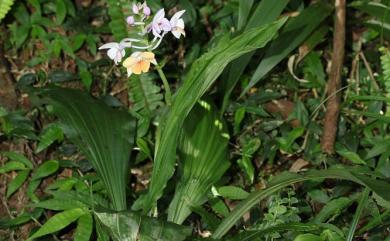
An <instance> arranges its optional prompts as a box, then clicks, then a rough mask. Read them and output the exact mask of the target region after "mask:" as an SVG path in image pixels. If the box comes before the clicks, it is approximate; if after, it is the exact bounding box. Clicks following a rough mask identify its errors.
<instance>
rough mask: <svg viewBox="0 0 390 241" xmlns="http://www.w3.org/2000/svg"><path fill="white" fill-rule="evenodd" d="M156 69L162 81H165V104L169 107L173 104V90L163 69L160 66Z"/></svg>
mask: <svg viewBox="0 0 390 241" xmlns="http://www.w3.org/2000/svg"><path fill="white" fill-rule="evenodd" d="M156 69H157V72H158V74H159V75H160V78H161V80H162V81H163V84H164V89H165V102H166V103H167V105H171V104H172V94H171V88H170V87H169V84H168V80H167V77H165V74H164V72H163V70H162V69H161V67H160V65H156Z"/></svg>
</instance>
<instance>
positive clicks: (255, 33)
mask: <svg viewBox="0 0 390 241" xmlns="http://www.w3.org/2000/svg"><path fill="white" fill-rule="evenodd" d="M285 21H286V18H283V19H281V20H279V21H277V22H275V23H273V24H270V25H267V26H265V27H262V28H258V29H257V28H256V29H253V30H250V31H247V32H245V33H243V34H241V35H239V36H237V37H236V38H233V39H231V40H229V41H226V42H223V43H221V44H219V46H217V47H215V48H213V49H212V50H211V51H210V52H208V53H206V54H204V55H203V56H202V57H201V58H200V59H198V60H197V61H196V62H195V63H194V64H193V65H192V68H191V70H190V71H189V73H188V74H187V76H188V77H187V79H186V80H185V81H184V83H183V85H182V86H181V87H180V88H179V90H178V91H177V93H176V94H175V96H174V100H173V103H172V106H171V108H170V110H169V111H168V112H166V114H165V115H164V116H163V117H162V121H161V123H160V124H159V130H158V133H160V134H159V136H158V142H157V145H156V150H155V160H154V167H153V173H152V178H151V183H150V188H149V193H148V194H147V195H144V196H141V197H140V198H139V199H138V200H137V202H136V203H135V205H134V206H133V207H134V208H135V209H139V208H143V210H144V211H148V210H150V209H151V208H152V207H153V206H154V205H155V203H156V201H157V200H158V199H159V198H160V197H161V195H162V193H163V191H164V188H165V186H166V184H167V182H168V180H169V179H170V177H171V176H172V175H173V173H174V167H175V165H174V164H175V159H176V158H175V157H176V146H177V141H178V137H179V133H180V130H181V127H182V125H183V122H184V120H185V118H186V117H187V115H188V114H189V113H190V111H191V109H192V107H193V106H194V105H195V104H196V102H197V101H198V100H199V99H200V98H201V97H202V96H203V95H204V94H205V93H206V91H207V90H208V89H209V88H210V86H211V85H212V84H213V83H214V82H215V80H216V79H217V78H218V76H219V75H220V74H221V72H222V71H223V69H224V68H225V67H226V65H227V64H228V63H229V62H231V61H232V60H234V59H236V58H238V57H240V56H242V55H243V54H245V53H248V52H250V51H253V50H255V49H258V48H261V47H264V46H265V45H266V43H267V42H269V41H270V40H271V39H272V38H273V36H275V34H276V33H277V31H278V29H279V28H280V27H281V26H283V24H284V23H285Z"/></svg>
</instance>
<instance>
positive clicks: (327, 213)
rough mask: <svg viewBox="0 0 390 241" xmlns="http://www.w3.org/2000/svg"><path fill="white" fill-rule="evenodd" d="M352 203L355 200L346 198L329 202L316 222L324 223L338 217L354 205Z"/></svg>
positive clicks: (318, 215) (316, 218)
mask: <svg viewBox="0 0 390 241" xmlns="http://www.w3.org/2000/svg"><path fill="white" fill-rule="evenodd" d="M352 201H353V200H351V199H349V198H346V197H341V198H337V199H333V200H331V201H329V202H328V203H327V204H326V205H325V206H324V207H323V208H322V209H321V211H320V212H319V213H318V214H317V216H316V217H315V218H314V221H315V222H318V223H323V222H325V221H327V220H328V219H329V218H335V217H337V216H338V215H340V214H341V212H342V211H343V210H345V209H346V208H347V207H348V206H349V205H351V204H352Z"/></svg>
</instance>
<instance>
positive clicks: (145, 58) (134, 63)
mask: <svg viewBox="0 0 390 241" xmlns="http://www.w3.org/2000/svg"><path fill="white" fill-rule="evenodd" d="M150 63H152V64H154V65H156V64H157V62H156V59H155V57H154V53H152V52H134V53H132V54H131V56H130V57H128V58H127V59H125V61H123V64H122V65H123V67H125V68H126V69H127V76H129V77H130V76H131V75H132V74H141V73H146V72H148V71H149V69H150Z"/></svg>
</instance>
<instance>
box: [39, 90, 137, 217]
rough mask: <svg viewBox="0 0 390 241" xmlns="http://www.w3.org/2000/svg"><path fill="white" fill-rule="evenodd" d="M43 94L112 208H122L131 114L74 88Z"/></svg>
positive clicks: (132, 122) (132, 133) (132, 131)
mask: <svg viewBox="0 0 390 241" xmlns="http://www.w3.org/2000/svg"><path fill="white" fill-rule="evenodd" d="M43 95H44V96H47V97H48V99H49V102H50V104H53V106H54V112H55V114H56V115H57V116H58V117H59V118H60V121H61V127H62V128H63V131H64V133H65V135H67V137H68V138H69V139H70V140H71V141H73V142H74V143H75V144H76V145H77V146H78V148H79V149H80V150H81V151H82V152H83V154H84V155H86V156H87V158H88V159H89V160H90V161H91V162H92V165H93V167H94V168H95V170H96V172H97V173H98V174H99V176H100V177H101V178H102V181H103V183H104V184H105V186H106V189H107V192H108V193H109V195H110V198H111V201H112V206H113V208H114V209H115V210H118V211H121V210H125V209H126V181H127V176H128V174H129V172H128V162H129V155H130V150H131V148H132V145H133V143H134V136H135V120H134V118H133V117H132V116H130V115H129V114H128V113H126V112H123V111H119V110H115V109H113V108H111V107H109V106H107V105H106V104H105V103H104V102H103V101H99V100H95V99H93V98H92V97H90V96H89V95H87V94H86V93H83V92H81V91H78V90H71V89H61V88H50V89H47V90H45V91H44V93H43Z"/></svg>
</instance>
